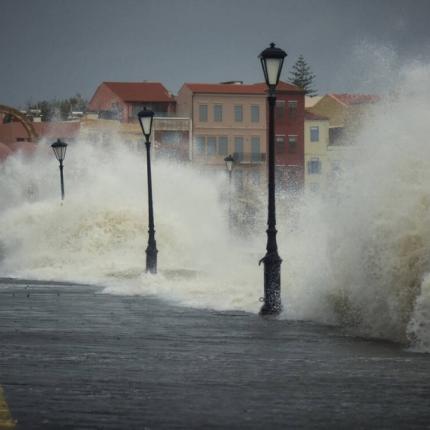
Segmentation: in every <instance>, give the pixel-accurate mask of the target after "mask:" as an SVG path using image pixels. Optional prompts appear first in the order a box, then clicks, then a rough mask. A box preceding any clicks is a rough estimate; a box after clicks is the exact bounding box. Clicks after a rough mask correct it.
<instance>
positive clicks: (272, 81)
mask: <svg viewBox="0 0 430 430" xmlns="http://www.w3.org/2000/svg"><path fill="white" fill-rule="evenodd" d="M282 63H283V60H282V59H281V58H267V59H266V71H267V78H266V82H267V85H271V86H275V87H276V86H277V85H278V82H279V75H280V70H281V67H282Z"/></svg>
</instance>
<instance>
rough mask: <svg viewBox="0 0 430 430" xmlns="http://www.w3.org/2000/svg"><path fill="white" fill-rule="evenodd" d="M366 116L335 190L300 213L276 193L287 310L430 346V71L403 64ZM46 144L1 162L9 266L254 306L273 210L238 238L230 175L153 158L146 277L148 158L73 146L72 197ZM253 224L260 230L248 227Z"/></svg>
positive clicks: (200, 302)
mask: <svg viewBox="0 0 430 430" xmlns="http://www.w3.org/2000/svg"><path fill="white" fill-rule="evenodd" d="M396 82H397V85H396V87H395V89H396V91H395V92H393V91H391V92H390V95H389V96H387V97H385V98H384V100H383V102H381V103H380V104H378V105H377V106H375V107H374V108H373V109H372V110H371V111H370V112H369V114H368V116H367V117H366V118H365V119H364V120H363V125H362V128H361V130H360V132H359V134H358V135H357V137H356V138H355V142H354V145H353V146H352V147H351V148H350V149H351V151H354V162H353V164H352V165H349V166H348V168H347V169H346V170H345V171H344V172H343V174H342V175H340V176H339V177H338V178H337V180H336V181H334V182H332V184H331V187H330V190H329V191H330V192H329V193H328V195H327V196H324V198H319V197H309V196H307V197H306V198H303V199H302V200H301V201H300V202H298V203H297V204H296V205H295V207H294V210H292V208H291V204H290V207H287V206H286V205H288V204H289V203H288V202H289V200H288V199H284V200H279V201H278V228H279V236H278V237H279V240H278V244H279V253H280V255H281V257H282V258H283V259H284V262H283V264H282V293H283V302H284V304H286V314H285V315H284V316H286V317H288V318H293V319H313V320H317V321H322V322H325V323H337V324H342V325H344V326H345V327H347V328H348V329H349V330H351V331H352V332H354V333H359V334H360V335H365V336H371V337H381V338H386V339H392V340H396V341H400V342H412V344H413V345H414V347H415V349H416V350H421V351H422V350H429V347H430V346H429V345H430V341H429V338H430V327H429V315H430V299H429V294H430V293H429V285H430V282H429V281H428V279H429V277H428V275H427V273H428V272H429V267H430V252H429V249H430V247H429V244H430V186H429V184H430V145H429V144H428V136H430V121H428V112H429V110H430V109H429V102H428V100H430V66H428V65H425V64H414V65H413V66H411V67H408V69H404V70H401V71H400V72H399V73H398V79H397V81H396ZM49 151H50V148H49V147H48V146H47V145H46V144H42V145H41V146H40V149H39V150H38V152H37V154H36V155H35V157H34V158H32V159H28V158H25V156H24V155H17V156H15V157H10V158H8V160H7V161H6V162H5V163H3V164H2V165H0V183H1V189H0V225H1V230H0V243H1V249H2V251H1V253H2V256H3V258H2V261H1V263H0V264H1V266H0V269H1V271H2V274H3V275H5V276H6V275H9V276H10V275H11V276H17V277H31V278H37V279H57V280H71V281H83V282H92V283H99V284H103V285H107V288H106V292H109V293H112V294H143V295H153V294H155V295H157V296H158V297H161V298H162V299H164V300H169V301H174V302H176V303H180V304H183V305H187V306H194V307H203V308H211V309H241V310H246V311H250V312H257V311H258V310H259V307H260V303H259V301H258V299H259V297H260V296H261V295H262V283H263V273H262V270H261V268H259V267H258V265H257V262H258V260H259V258H261V257H262V256H263V255H264V246H265V241H266V239H265V228H266V226H265V213H264V212H265V211H264V207H265V202H266V197H265V193H264V191H263V192H262V193H261V194H256V195H255V196H254V197H253V199H256V200H257V201H258V202H260V203H259V204H257V205H256V206H259V207H262V208H263V211H262V212H260V213H258V214H257V218H256V222H255V229H254V230H253V231H252V232H251V233H250V234H248V235H247V237H244V235H236V236H234V237H232V236H231V235H230V234H229V230H228V223H227V219H226V215H227V210H226V205H225V202H224V201H223V200H222V199H220V194H223V192H224V191H225V189H227V181H226V177H225V175H224V172H220V173H219V174H217V175H204V174H202V173H199V172H197V171H196V170H194V169H193V168H192V167H190V166H184V165H179V164H175V163H167V162H162V161H158V162H156V163H155V165H154V169H153V174H154V196H156V198H155V216H156V230H157V233H156V238H157V243H158V248H159V251H160V253H159V267H160V269H161V273H160V274H159V275H158V276H156V277H154V276H150V275H146V274H145V273H144V264H145V248H146V241H147V234H146V232H147V218H146V211H147V206H146V204H147V203H146V202H147V200H146V176H145V175H146V171H145V159H144V156H143V154H141V153H139V152H137V151H135V150H133V149H132V148H128V147H126V146H125V145H123V144H122V143H121V142H120V141H119V139H117V138H113V139H112V142H111V143H110V144H108V145H104V146H101V144H95V143H92V142H87V141H85V140H84V139H80V141H79V142H78V143H76V144H72V145H70V148H69V151H68V154H67V158H66V162H65V181H66V182H65V184H66V200H65V202H64V205H63V206H61V205H60V198H59V197H60V196H59V193H60V190H59V177H58V166H57V165H56V161H55V159H54V158H53V156H52V154H50V152H49ZM248 231H249V229H248Z"/></svg>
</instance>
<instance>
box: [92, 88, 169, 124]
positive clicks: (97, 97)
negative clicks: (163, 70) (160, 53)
mask: <svg viewBox="0 0 430 430" xmlns="http://www.w3.org/2000/svg"><path fill="white" fill-rule="evenodd" d="M144 107H146V108H148V109H150V110H152V111H154V112H155V115H156V116H169V115H170V114H172V113H174V112H175V100H174V98H173V96H172V95H171V94H170V93H169V91H167V89H166V88H165V87H164V85H163V84H161V83H160V82H103V83H101V84H100V85H99V86H98V88H97V90H96V92H95V93H94V95H93V97H92V98H91V100H90V102H89V105H88V110H89V111H91V112H97V113H98V114H99V117H100V118H104V119H119V120H120V121H121V122H135V121H137V113H138V112H139V111H141V110H142V109H143V108H144Z"/></svg>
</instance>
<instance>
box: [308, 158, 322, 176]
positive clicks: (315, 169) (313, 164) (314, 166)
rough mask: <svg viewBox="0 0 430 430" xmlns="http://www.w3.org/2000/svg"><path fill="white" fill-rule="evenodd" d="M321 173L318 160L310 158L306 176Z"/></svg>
mask: <svg viewBox="0 0 430 430" xmlns="http://www.w3.org/2000/svg"><path fill="white" fill-rule="evenodd" d="M320 173H321V161H320V160H319V158H311V159H310V160H309V161H308V174H309V175H319V174H320Z"/></svg>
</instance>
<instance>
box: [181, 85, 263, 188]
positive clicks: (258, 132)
mask: <svg viewBox="0 0 430 430" xmlns="http://www.w3.org/2000/svg"><path fill="white" fill-rule="evenodd" d="M176 102H177V106H176V111H177V114H178V115H180V116H184V117H186V116H188V117H190V118H191V121H192V145H191V148H190V158H191V159H192V160H193V162H195V163H201V164H203V165H205V166H207V167H211V166H212V167H213V168H214V169H217V170H219V169H225V162H224V158H225V157H226V156H227V155H228V154H232V155H233V157H234V159H235V167H234V174H235V177H236V180H237V183H238V184H239V186H243V185H244V184H246V183H249V182H251V183H256V184H259V183H261V182H262V181H263V180H264V177H265V160H266V139H267V138H266V130H267V129H266V95H265V92H264V90H262V86H261V85H258V84H253V85H246V84H242V83H221V84H194V83H186V84H184V85H183V86H182V88H181V89H180V90H179V93H178V95H177V98H176Z"/></svg>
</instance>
